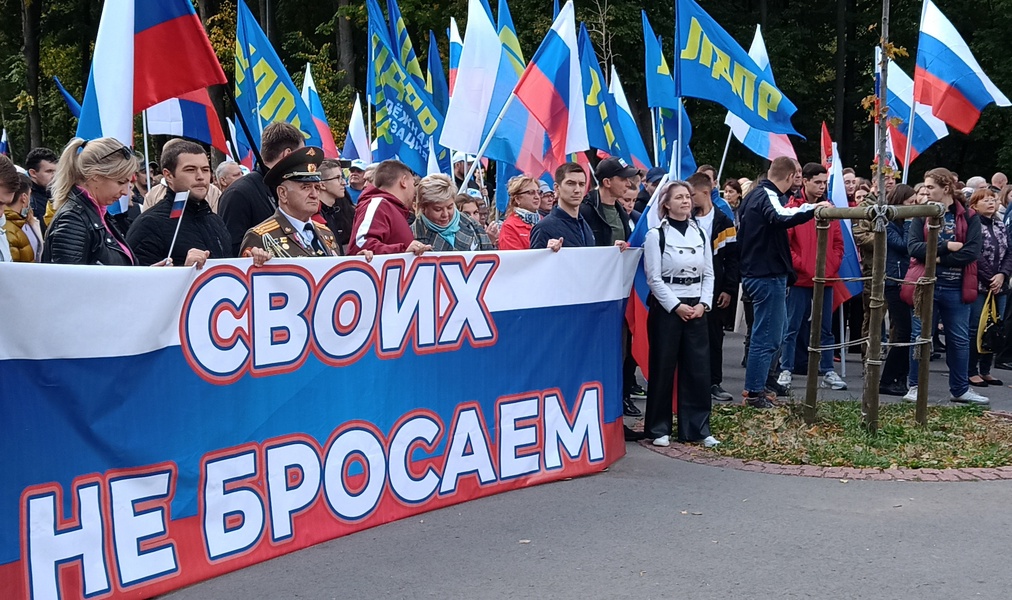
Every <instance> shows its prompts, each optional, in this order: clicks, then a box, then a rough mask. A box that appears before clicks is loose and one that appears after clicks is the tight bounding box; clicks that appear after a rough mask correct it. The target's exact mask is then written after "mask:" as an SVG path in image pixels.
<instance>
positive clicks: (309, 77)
mask: <svg viewBox="0 0 1012 600" xmlns="http://www.w3.org/2000/svg"><path fill="white" fill-rule="evenodd" d="M302 100H303V101H304V102H305V103H306V106H308V107H309V112H311V113H312V114H313V123H315V124H316V130H317V131H319V132H320V140H321V141H322V142H323V146H322V148H323V156H324V158H340V157H341V153H340V152H338V151H337V144H335V143H334V134H333V132H331V131H330V123H328V122H327V113H326V112H324V110H323V101H321V100H320V93H319V92H318V91H317V90H316V82H315V81H313V73H312V71H310V70H309V63H306V78H305V79H304V80H303V81H302Z"/></svg>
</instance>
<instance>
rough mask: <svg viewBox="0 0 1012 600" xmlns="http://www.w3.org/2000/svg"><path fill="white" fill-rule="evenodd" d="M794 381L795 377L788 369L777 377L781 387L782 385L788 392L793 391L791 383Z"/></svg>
mask: <svg viewBox="0 0 1012 600" xmlns="http://www.w3.org/2000/svg"><path fill="white" fill-rule="evenodd" d="M793 380H794V376H793V375H791V372H790V371H788V370H786V369H785V370H783V371H780V374H779V375H777V383H778V384H780V385H782V386H783V387H784V388H786V389H787V390H790V389H791V382H792V381H793Z"/></svg>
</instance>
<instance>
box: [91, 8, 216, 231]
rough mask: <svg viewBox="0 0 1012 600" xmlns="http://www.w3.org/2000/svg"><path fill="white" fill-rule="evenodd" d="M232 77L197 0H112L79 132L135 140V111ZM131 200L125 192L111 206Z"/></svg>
mask: <svg viewBox="0 0 1012 600" xmlns="http://www.w3.org/2000/svg"><path fill="white" fill-rule="evenodd" d="M169 54H171V60H166V58H165V57H166V56H167V55H169ZM227 81H228V80H227V79H226V78H225V73H223V72H222V70H221V65H220V64H218V58H217V56H215V54H214V49H212V48H211V42H209V41H208V39H207V34H206V33H205V32H204V27H203V25H201V23H200V19H199V18H197V13H196V12H195V11H194V9H193V5H192V4H191V3H190V1H189V0H107V1H106V3H105V6H104V7H103V8H102V19H101V21H100V22H99V25H98V37H97V39H96V40H95V52H94V55H93V58H92V63H91V74H90V76H89V78H88V87H87V89H86V90H85V93H84V103H83V104H82V106H81V118H80V120H79V121H78V124H77V136H78V137H81V138H84V139H86V140H90V139H96V138H100V137H114V138H116V139H118V140H119V141H121V142H123V145H125V146H133V117H134V115H135V114H137V113H139V112H141V111H142V110H145V109H147V108H150V107H152V106H154V105H155V104H158V103H159V102H162V101H164V100H168V99H170V98H178V97H180V96H183V95H184V94H186V93H188V92H192V91H193V90H198V89H203V88H206V87H207V86H209V85H215V84H224V83H226V82H227ZM127 207H128V199H127V198H126V197H124V198H123V199H122V200H121V201H120V204H119V205H118V206H117V205H115V204H114V205H113V206H110V212H112V213H113V214H116V213H117V212H122V211H125V210H126V208H127Z"/></svg>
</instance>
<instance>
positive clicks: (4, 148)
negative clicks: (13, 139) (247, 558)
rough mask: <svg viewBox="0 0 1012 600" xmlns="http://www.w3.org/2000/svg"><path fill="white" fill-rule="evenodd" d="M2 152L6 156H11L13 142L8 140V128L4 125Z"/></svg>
mask: <svg viewBox="0 0 1012 600" xmlns="http://www.w3.org/2000/svg"><path fill="white" fill-rule="evenodd" d="M0 154H3V155H4V156H10V154H11V144H10V142H8V141H7V128H6V127H4V130H3V133H0Z"/></svg>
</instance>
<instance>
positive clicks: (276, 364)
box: [0, 248, 639, 598]
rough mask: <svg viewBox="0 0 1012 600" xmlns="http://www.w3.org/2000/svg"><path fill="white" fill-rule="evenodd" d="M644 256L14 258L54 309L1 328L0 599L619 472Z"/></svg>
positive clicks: (183, 581)
mask: <svg viewBox="0 0 1012 600" xmlns="http://www.w3.org/2000/svg"><path fill="white" fill-rule="evenodd" d="M638 258H639V252H638V251H627V252H625V253H619V252H618V250H617V249H616V248H590V249H566V250H563V251H562V252H560V253H557V254H553V253H551V252H549V251H547V250H546V251H527V252H503V253H499V254H494V253H464V254H453V255H449V254H443V255H431V256H428V255H427V256H424V257H422V258H413V257H410V256H389V257H376V258H375V259H374V260H373V261H372V263H366V262H365V261H363V260H361V259H354V258H346V259H324V258H320V259H307V260H304V261H301V262H295V261H280V260H279V261H272V262H271V263H268V265H267V266H265V267H263V268H253V267H252V266H251V264H250V262H249V261H248V260H230V261H220V262H213V261H212V262H209V263H208V264H207V266H206V267H205V268H204V269H203V271H200V272H197V271H195V270H192V269H186V268H136V267H123V268H121V267H74V266H60V265H31V264H12V263H4V264H0V279H2V280H3V282H4V285H2V286H0V305H3V306H23V307H27V306H31V307H32V308H33V309H37V310H38V311H39V314H43V315H45V318H44V319H40V320H36V319H22V320H8V322H7V323H5V325H4V328H3V334H2V335H0V381H3V382H4V385H3V386H2V387H0V421H2V422H3V423H4V424H5V425H4V429H5V432H4V435H3V436H0V450H2V451H3V456H4V457H5V458H4V460H3V461H2V462H0V589H2V590H4V593H3V596H4V597H5V598H29V597H32V598H80V597H82V596H86V597H101V598H150V597H152V596H156V595H159V594H162V593H165V592H166V591H168V590H171V589H176V588H180V587H183V586H186V585H189V584H192V583H194V582H196V581H200V580H204V579H207V578H210V577H214V576H216V575H219V574H222V573H225V572H228V571H232V570H235V569H239V568H241V567H245V566H247V565H250V564H253V563H256V562H260V561H263V560H267V559H269V558H272V557H276V556H279V555H282V554H286V553H288V552H292V551H295V550H298V549H301V548H305V547H307V546H310V545H312V544H317V543H320V542H322V541H325V540H329V539H333V538H337V537H340V536H343V535H347V534H349V533H352V532H355V531H359V530H362V529H366V528H369V527H373V526H376V525H380V524H382V523H387V522H390V521H393V520H396V519H401V518H405V517H408V516H411V515H414V514H418V513H421V512H425V511H429V510H433V509H436V508H440V507H444V506H448V505H451V504H455V503H460V502H464V501H467V500H471V499H474V498H478V497H481V496H486V495H491V494H495V493H500V492H503V491H508V490H512V489H516V488H520V487H525V486H529V485H533V484H537V483H542V482H547V481H553V480H558V479H562V478H567V477H573V476H577V475H581V474H587V473H593V472H596V471H600V470H601V469H603V468H605V467H606V466H608V465H610V464H611V463H613V462H614V461H615V460H617V459H618V458H620V457H621V456H622V455H623V454H624V443H623V437H622V402H621V399H622V397H621V392H622V390H621V353H622V338H621V322H622V316H623V310H624V305H625V301H626V297H627V296H628V292H629V288H630V285H631V276H632V273H633V271H634V269H635V264H636V261H637V260H638ZM110 302H115V304H116V306H120V307H122V306H128V307H130V310H129V312H126V311H123V310H116V311H112V310H109V306H110Z"/></svg>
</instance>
